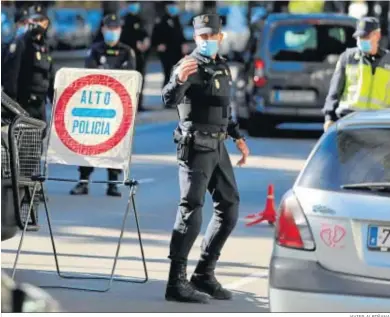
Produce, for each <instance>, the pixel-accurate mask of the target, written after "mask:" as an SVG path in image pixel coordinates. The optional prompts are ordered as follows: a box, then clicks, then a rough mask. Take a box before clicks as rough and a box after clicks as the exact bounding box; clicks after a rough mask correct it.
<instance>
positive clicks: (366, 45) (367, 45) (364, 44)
mask: <svg viewBox="0 0 390 317" xmlns="http://www.w3.org/2000/svg"><path fill="white" fill-rule="evenodd" d="M357 46H358V48H359V49H360V50H361V51H362V52H364V53H370V52H371V50H372V45H371V41H370V40H368V39H361V38H358V40H357Z"/></svg>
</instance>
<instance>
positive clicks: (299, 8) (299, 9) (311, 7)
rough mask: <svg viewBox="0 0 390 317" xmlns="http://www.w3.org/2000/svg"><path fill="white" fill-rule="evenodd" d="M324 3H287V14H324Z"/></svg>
mask: <svg viewBox="0 0 390 317" xmlns="http://www.w3.org/2000/svg"><path fill="white" fill-rule="evenodd" d="M324 7H325V1H297V0H293V1H289V4H288V12H289V13H295V14H304V13H322V12H324Z"/></svg>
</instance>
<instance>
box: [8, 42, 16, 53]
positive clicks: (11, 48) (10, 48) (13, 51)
mask: <svg viewBox="0 0 390 317" xmlns="http://www.w3.org/2000/svg"><path fill="white" fill-rule="evenodd" d="M15 51H16V43H12V44H11V45H10V46H9V52H10V53H15Z"/></svg>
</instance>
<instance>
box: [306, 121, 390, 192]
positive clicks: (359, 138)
mask: <svg viewBox="0 0 390 317" xmlns="http://www.w3.org/2000/svg"><path fill="white" fill-rule="evenodd" d="M378 182H390V128H359V129H358V128H355V129H349V130H341V131H338V132H336V131H334V132H331V133H329V134H328V135H327V136H325V138H323V139H322V140H321V141H320V143H319V147H318V148H317V150H316V151H315V154H314V155H313V156H312V158H311V159H310V161H309V162H308V164H307V166H306V168H305V170H304V171H303V174H302V176H301V178H300V180H299V183H298V186H302V187H308V188H315V189H323V190H334V191H340V190H341V189H340V187H341V186H342V185H345V184H360V183H378Z"/></svg>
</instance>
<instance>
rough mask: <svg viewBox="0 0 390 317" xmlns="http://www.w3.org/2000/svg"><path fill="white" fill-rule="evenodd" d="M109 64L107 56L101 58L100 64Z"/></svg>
mask: <svg viewBox="0 0 390 317" xmlns="http://www.w3.org/2000/svg"><path fill="white" fill-rule="evenodd" d="M106 62H107V58H106V57H105V56H101V57H100V64H105V63H106Z"/></svg>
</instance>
